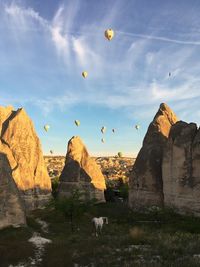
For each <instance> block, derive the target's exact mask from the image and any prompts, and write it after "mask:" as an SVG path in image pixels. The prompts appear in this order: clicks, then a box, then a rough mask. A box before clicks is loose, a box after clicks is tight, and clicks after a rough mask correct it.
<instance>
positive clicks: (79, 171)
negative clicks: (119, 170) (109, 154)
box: [59, 136, 106, 201]
mask: <svg viewBox="0 0 200 267" xmlns="http://www.w3.org/2000/svg"><path fill="white" fill-rule="evenodd" d="M105 188H106V186H105V179H104V176H103V174H102V172H101V170H100V168H99V166H98V165H97V164H96V162H95V160H94V159H93V158H91V157H90V156H89V153H88V151H87V149H86V147H85V145H84V144H83V142H82V140H81V139H80V137H78V136H75V137H72V138H71V139H70V140H69V142H68V149H67V155H66V161H65V166H64V169H63V171H62V173H61V176H60V185H59V196H69V195H70V194H71V192H72V190H74V189H79V191H80V192H81V193H83V197H84V198H85V199H93V198H96V199H97V200H99V201H104V189H105Z"/></svg>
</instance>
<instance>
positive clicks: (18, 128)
mask: <svg viewBox="0 0 200 267" xmlns="http://www.w3.org/2000/svg"><path fill="white" fill-rule="evenodd" d="M0 129H1V133H0V140H1V143H0V152H2V153H4V154H6V155H7V158H8V161H9V164H10V166H11V168H12V176H13V178H14V181H15V183H16V185H17V188H18V190H19V192H20V195H21V197H22V198H23V200H24V202H25V205H26V209H27V210H31V209H34V208H37V207H40V206H43V204H44V203H46V201H47V200H48V199H49V198H50V195H51V181H50V178H49V175H48V172H47V169H46V166H45V162H44V159H43V154H42V150H41V145H40V141H39V138H38V137H37V135H36V132H35V130H34V126H33V123H32V121H31V119H30V118H29V117H28V115H27V114H26V112H25V110H24V109H23V108H21V109H18V110H17V111H14V110H13V108H12V107H7V108H4V107H0Z"/></svg>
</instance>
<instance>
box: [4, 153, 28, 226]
mask: <svg viewBox="0 0 200 267" xmlns="http://www.w3.org/2000/svg"><path fill="white" fill-rule="evenodd" d="M0 199H1V201H0V229H2V228H4V227H7V226H10V225H25V224H26V217H25V207H24V205H23V201H22V199H21V197H20V194H19V191H18V189H17V186H16V184H15V181H14V179H13V177H12V169H11V167H10V164H9V161H8V159H7V156H6V155H5V154H4V153H0Z"/></svg>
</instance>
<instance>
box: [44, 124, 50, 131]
mask: <svg viewBox="0 0 200 267" xmlns="http://www.w3.org/2000/svg"><path fill="white" fill-rule="evenodd" d="M49 128H50V126H49V125H48V124H46V125H44V130H45V131H46V132H48V130H49Z"/></svg>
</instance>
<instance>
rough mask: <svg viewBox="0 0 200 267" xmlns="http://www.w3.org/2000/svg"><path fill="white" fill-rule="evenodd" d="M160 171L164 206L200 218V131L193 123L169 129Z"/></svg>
mask: <svg viewBox="0 0 200 267" xmlns="http://www.w3.org/2000/svg"><path fill="white" fill-rule="evenodd" d="M162 171H163V185H164V186H163V192H164V201H165V205H166V206H170V207H174V208H175V209H177V210H178V211H179V212H181V213H194V214H196V215H200V130H198V129H197V125H196V124H195V123H190V124H188V123H186V122H182V121H180V122H178V123H176V124H175V125H174V126H173V127H172V129H171V131H170V135H169V140H168V143H167V145H166V148H165V153H164V158H163V165H162Z"/></svg>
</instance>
